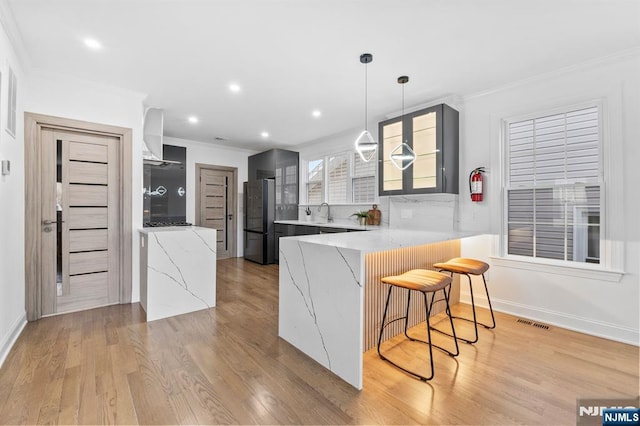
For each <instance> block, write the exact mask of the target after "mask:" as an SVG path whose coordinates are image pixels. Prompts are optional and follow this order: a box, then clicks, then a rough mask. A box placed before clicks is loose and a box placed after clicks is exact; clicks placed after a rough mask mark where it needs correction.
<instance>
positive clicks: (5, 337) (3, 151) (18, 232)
mask: <svg viewBox="0 0 640 426" xmlns="http://www.w3.org/2000/svg"><path fill="white" fill-rule="evenodd" d="M8 65H10V66H11V68H12V69H13V72H14V73H15V74H16V78H17V82H18V91H17V99H18V102H17V111H16V115H17V117H16V135H15V138H14V137H13V136H11V135H9V134H8V133H7V132H6V131H5V128H6V125H7V98H8V96H7V91H8V90H7V89H8V87H9V85H8V78H9V72H8V71H9V69H8ZM0 72H1V73H2V86H1V88H0V160H10V161H11V174H10V175H8V176H0V366H1V365H2V362H3V361H4V359H5V357H6V355H7V354H8V352H9V349H10V348H11V346H12V345H13V342H14V340H15V339H16V338H17V336H18V334H19V332H20V331H21V330H22V327H24V325H25V324H26V313H25V304H24V167H23V164H24V148H23V147H24V143H23V140H24V135H23V132H24V123H23V117H24V114H23V113H22V111H23V110H24V106H23V104H24V101H23V100H24V99H25V80H26V78H25V72H24V70H23V68H22V66H21V64H20V63H19V60H18V57H17V55H16V52H15V51H14V49H13V47H12V45H11V43H10V42H9V38H8V37H7V34H6V33H5V31H4V28H3V27H2V26H0Z"/></svg>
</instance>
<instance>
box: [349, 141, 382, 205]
mask: <svg viewBox="0 0 640 426" xmlns="http://www.w3.org/2000/svg"><path fill="white" fill-rule="evenodd" d="M351 194H352V198H353V202H354V203H371V202H373V201H374V198H375V196H376V162H375V161H368V162H365V161H362V158H360V155H359V154H358V153H357V152H355V153H353V176H352V178H351Z"/></svg>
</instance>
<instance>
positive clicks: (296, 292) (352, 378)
mask: <svg viewBox="0 0 640 426" xmlns="http://www.w3.org/2000/svg"><path fill="white" fill-rule="evenodd" d="M471 235H472V234H469V233H462V232H428V231H409V230H398V229H388V228H387V229H379V230H375V231H370V232H351V233H338V234H321V235H305V236H299V237H286V238H281V239H280V272H279V273H280V300H279V328H278V334H279V336H280V337H282V338H283V339H285V340H286V341H288V342H289V343H291V344H292V345H294V346H295V347H296V348H298V349H300V350H301V351H302V352H304V353H305V354H307V355H308V356H310V357H311V358H313V359H314V360H316V361H317V362H319V363H320V364H321V365H323V366H324V367H326V368H328V369H329V370H331V371H332V372H334V373H335V374H336V375H338V376H339V377H341V378H342V379H343V380H345V381H346V382H348V383H349V384H351V385H352V386H354V387H356V388H357V389H362V355H363V352H365V351H366V350H368V349H370V348H372V347H374V346H375V343H376V340H377V333H378V330H379V325H380V321H381V317H382V310H383V308H384V306H382V305H381V303H382V302H380V301H381V300H382V301H383V300H384V296H385V295H386V288H385V287H386V286H383V285H382V284H381V283H380V278H381V277H383V276H387V275H395V274H398V273H402V272H404V271H406V270H408V269H414V268H425V269H432V267H433V263H435V262H441V261H446V260H448V259H449V258H452V257H457V256H459V255H460V238H463V237H466V236H471ZM457 282H458V280H457V278H456V279H455V281H454V290H453V292H452V298H453V299H454V303H455V301H457V298H458V289H457ZM419 299H420V298H414V300H413V301H412V307H411V311H412V313H411V316H412V318H414V319H415V320H414V321H412V323H410V326H411V325H413V324H414V323H418V322H422V321H424V319H425V318H424V308H423V307H422V305H421V304H419V303H418V301H419ZM413 302H416V303H415V304H414V303H413ZM405 303H406V302H405ZM403 305H404V304H403V303H397V304H394V305H393V306H390V308H389V309H390V315H392V316H396V315H395V314H396V312H397V313H400V312H403V309H404V306H403ZM438 305H442V304H438ZM434 308H436V306H434ZM439 310H441V307H438V309H434V313H437V312H439ZM396 325H397V327H394V326H392V327H389V328H388V329H387V330H386V331H385V336H384V339H385V340H386V339H387V338H390V337H392V336H393V335H396V334H399V333H401V332H402V328H401V327H400V326H401V325H402V324H401V323H400V322H397V323H396Z"/></svg>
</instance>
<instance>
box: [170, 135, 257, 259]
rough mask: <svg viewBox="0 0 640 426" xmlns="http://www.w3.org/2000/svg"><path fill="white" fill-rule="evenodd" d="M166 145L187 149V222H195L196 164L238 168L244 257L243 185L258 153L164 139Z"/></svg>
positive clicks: (240, 252)
mask: <svg viewBox="0 0 640 426" xmlns="http://www.w3.org/2000/svg"><path fill="white" fill-rule="evenodd" d="M164 144H165V145H176V146H184V147H186V148H187V222H191V223H194V222H195V215H196V214H195V194H196V188H195V184H196V176H195V170H196V163H200V164H210V165H214V166H226V167H236V168H237V169H238V210H237V211H236V218H237V219H238V221H237V223H238V235H237V236H236V237H237V245H236V247H237V249H238V251H237V253H238V254H237V255H238V257H242V256H243V245H244V244H243V241H244V240H243V233H242V222H243V217H244V216H243V215H244V206H243V205H242V201H243V199H244V198H243V190H242V183H243V182H244V181H246V180H247V176H248V167H247V166H248V157H249V156H250V155H253V154H255V153H257V151H250V150H245V149H236V148H225V147H222V146H219V145H214V144H208V143H206V142H197V141H190V140H186V139H178V138H170V137H165V138H164Z"/></svg>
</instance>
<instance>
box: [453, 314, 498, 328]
mask: <svg viewBox="0 0 640 426" xmlns="http://www.w3.org/2000/svg"><path fill="white" fill-rule="evenodd" d="M451 318H454V319H460V320H464V321H468V322H473V320H472V319H469V318H465V317H458V316H455V315H452V316H451ZM476 323H477V324H478V325H481V326H483V327H484V328H486V329H488V330H493V329H494V328H496V325H495V324H494V325H493V326H490V325H488V324H485V323H482V322H480V321H476Z"/></svg>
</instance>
